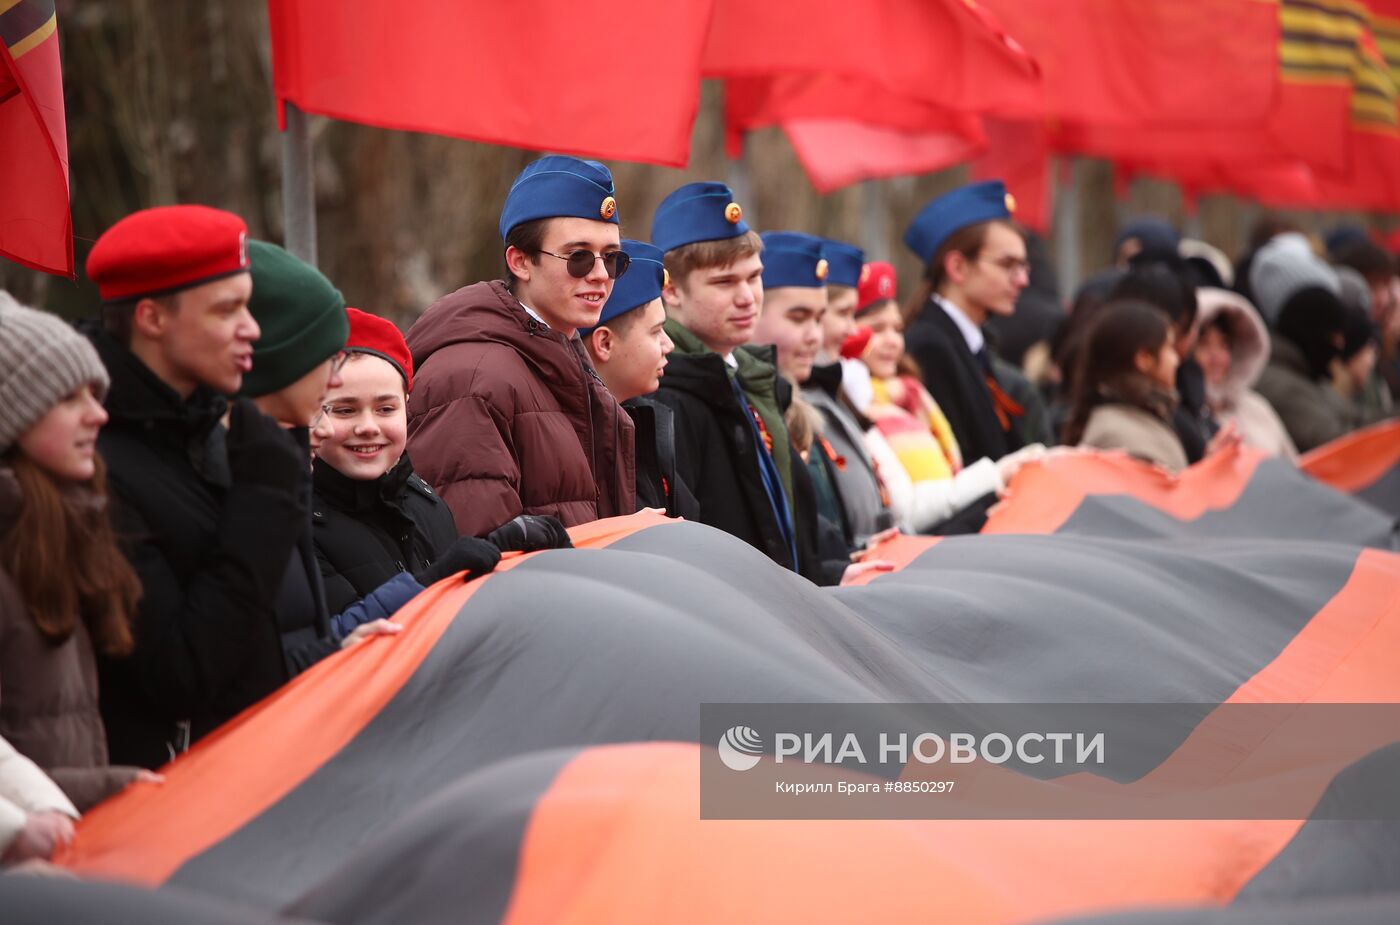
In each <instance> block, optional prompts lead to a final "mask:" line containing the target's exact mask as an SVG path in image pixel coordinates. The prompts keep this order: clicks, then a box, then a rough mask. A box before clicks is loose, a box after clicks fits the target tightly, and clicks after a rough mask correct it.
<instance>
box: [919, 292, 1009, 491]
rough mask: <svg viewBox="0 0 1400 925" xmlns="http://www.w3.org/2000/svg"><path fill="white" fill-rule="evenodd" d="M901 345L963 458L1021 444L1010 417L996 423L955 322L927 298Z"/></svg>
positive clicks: (982, 378)
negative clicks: (1005, 422) (1004, 422)
mask: <svg viewBox="0 0 1400 925" xmlns="http://www.w3.org/2000/svg"><path fill="white" fill-rule="evenodd" d="M904 346H905V349H906V350H907V351H908V352H909V355H910V356H912V357H913V358H914V361H915V362H916V363H918V364H919V369H920V370H921V371H922V372H923V376H924V385H925V386H926V387H927V388H928V390H929V394H931V395H932V396H933V398H934V401H936V402H938V406H939V407H940V408H942V409H943V414H944V416H945V417H947V418H948V424H949V426H951V427H952V428H953V436H955V437H957V438H958V448H959V449H961V450H962V458H963V461H964V462H968V463H971V462H973V461H975V460H978V459H981V458H982V457H983V456H986V457H988V458H990V459H1000V458H1001V457H1003V456H1005V455H1006V454H1007V453H1010V452H1011V451H1012V450H1018V449H1020V448H1021V446H1022V440H1021V435H1020V433H1019V432H1018V428H1017V426H1016V422H1015V421H1014V420H1013V421H1012V422H1011V427H1010V429H1009V430H1008V429H1007V428H1003V427H1002V426H1001V421H1000V420H999V419H998V418H997V413H996V406H995V405H994V404H993V402H992V393H991V391H990V390H988V388H987V380H986V376H985V374H984V373H983V372H982V367H981V366H979V365H978V363H977V358H976V357H975V356H973V354H972V351H971V350H969V349H968V346H967V341H966V339H964V338H963V336H962V331H960V330H958V326H957V324H955V323H954V321H953V319H952V318H949V317H948V313H947V312H945V311H944V310H943V308H942V307H941V306H940V305H939V304H938V303H937V302H935V301H934V300H933V299H932V298H930V299H929V300H928V302H926V303H925V304H924V308H923V311H921V312H920V313H919V316H918V317H917V318H915V319H914V322H913V324H911V325H909V329H908V330H907V331H905V333H904Z"/></svg>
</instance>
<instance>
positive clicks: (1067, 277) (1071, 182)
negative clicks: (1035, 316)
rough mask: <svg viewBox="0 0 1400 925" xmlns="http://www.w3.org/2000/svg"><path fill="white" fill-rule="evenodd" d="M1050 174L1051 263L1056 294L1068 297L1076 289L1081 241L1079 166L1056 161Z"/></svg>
mask: <svg viewBox="0 0 1400 925" xmlns="http://www.w3.org/2000/svg"><path fill="white" fill-rule="evenodd" d="M1056 168H1057V169H1056V170H1055V172H1054V174H1053V177H1054V179H1055V184H1056V187H1057V188H1056V190H1055V200H1054V202H1055V206H1054V208H1055V214H1054V218H1053V219H1051V221H1052V222H1053V223H1054V225H1053V232H1054V236H1055V258H1056V259H1055V262H1056V264H1057V266H1056V270H1057V271H1058V273H1057V275H1058V276H1059V278H1060V291H1061V292H1062V293H1064V294H1065V297H1066V298H1069V297H1070V296H1071V295H1072V294H1073V293H1074V291H1075V290H1076V289H1078V288H1079V272H1080V254H1081V248H1080V245H1081V243H1082V242H1081V241H1080V239H1079V206H1080V202H1079V193H1080V181H1079V163H1078V161H1077V159H1076V158H1074V157H1072V156H1064V157H1062V158H1060V159H1059V163H1058V164H1057V165H1056Z"/></svg>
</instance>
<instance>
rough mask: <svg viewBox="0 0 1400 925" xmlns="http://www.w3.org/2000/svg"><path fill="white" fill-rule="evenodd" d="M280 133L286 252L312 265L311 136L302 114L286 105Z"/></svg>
mask: <svg viewBox="0 0 1400 925" xmlns="http://www.w3.org/2000/svg"><path fill="white" fill-rule="evenodd" d="M282 105H283V106H284V107H285V110H286V120H287V129H286V131H284V132H283V133H282V226H283V231H284V234H285V237H286V242H287V250H289V251H291V252H292V253H293V254H296V255H297V256H298V257H300V258H301V259H302V260H305V261H306V262H307V263H309V264H311V265H312V266H315V265H316V183H315V180H314V178H313V175H312V168H311V133H310V130H309V125H308V123H309V122H310V119H309V118H308V117H307V115H306V113H304V112H302V111H301V110H300V109H298V108H297V107H296V106H295V105H294V104H292V103H291V102H289V101H284V102H283V104H282Z"/></svg>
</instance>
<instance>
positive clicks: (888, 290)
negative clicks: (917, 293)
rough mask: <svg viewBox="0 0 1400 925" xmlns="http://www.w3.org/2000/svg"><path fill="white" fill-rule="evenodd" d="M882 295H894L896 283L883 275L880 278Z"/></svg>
mask: <svg viewBox="0 0 1400 925" xmlns="http://www.w3.org/2000/svg"><path fill="white" fill-rule="evenodd" d="M880 295H883V296H891V295H894V283H893V282H892V281H891V280H890V278H889V277H888V276H885V277H882V278H881V279H880Z"/></svg>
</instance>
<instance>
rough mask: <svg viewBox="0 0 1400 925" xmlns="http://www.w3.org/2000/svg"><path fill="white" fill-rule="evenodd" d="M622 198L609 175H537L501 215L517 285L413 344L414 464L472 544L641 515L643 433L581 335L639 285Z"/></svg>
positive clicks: (531, 172) (471, 299)
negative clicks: (622, 281) (624, 239)
mask: <svg viewBox="0 0 1400 925" xmlns="http://www.w3.org/2000/svg"><path fill="white" fill-rule="evenodd" d="M613 193H614V189H613V183H612V176H611V174H610V173H609V172H608V169H607V168H606V167H604V166H603V165H602V164H598V163H596V162H592V161H581V160H579V159H577V158H573V157H562V156H550V157H544V158H541V159H540V160H538V161H535V162H534V163H533V164H531V165H530V166H528V167H526V168H525V170H524V171H523V172H522V173H521V174H520V177H519V178H518V179H517V180H516V181H515V184H514V186H512V187H511V191H510V194H509V195H508V196H507V198H506V204H505V208H504V209H503V210H502V213H501V220H500V231H501V237H502V239H503V240H504V242H505V245H506V248H505V258H506V266H507V279H506V280H505V281H498V280H493V281H490V282H481V283H476V284H474V285H471V286H467V287H464V288H462V289H459V290H457V291H456V292H453V293H451V294H449V295H446V296H443V297H442V298H441V299H439V300H438V301H437V302H435V303H434V304H433V305H432V306H430V307H429V308H428V310H427V311H426V312H425V313H424V314H423V315H422V317H420V318H419V319H418V321H417V322H416V323H415V324H414V325H413V327H412V328H411V329H410V330H409V332H408V346H409V349H410V350H411V351H412V353H413V365H414V367H415V368H416V369H417V370H418V373H417V375H416V377H415V379H416V382H415V387H414V390H413V394H412V395H411V396H410V398H409V405H408V449H409V453H410V454H411V455H412V457H413V461H414V466H415V468H416V469H417V470H418V474H419V475H421V476H422V477H423V478H424V479H425V480H426V481H427V482H428V483H429V484H430V485H432V486H433V488H434V489H435V490H436V491H437V492H438V494H439V495H440V496H441V497H442V498H443V499H444V500H445V501H446V502H447V504H448V506H449V507H450V508H451V510H452V516H453V518H454V519H455V521H456V524H457V529H458V530H460V531H461V532H462V533H463V535H467V536H485V535H486V534H487V533H489V532H491V531H492V530H493V529H495V528H496V527H499V526H501V525H502V524H505V523H507V522H508V521H510V520H512V519H514V518H515V517H517V516H519V515H520V514H547V515H551V516H553V517H557V518H558V519H559V520H561V521H562V522H563V523H564V525H565V526H575V525H577V524H582V523H587V522H589V521H592V520H597V519H599V518H602V517H612V516H616V515H619V514H630V513H632V512H633V510H635V460H634V450H633V426H632V421H631V419H630V418H629V417H628V416H627V413H626V412H625V411H624V410H623V409H622V407H621V405H619V404H618V402H617V401H616V399H614V398H613V396H612V395H611V394H610V393H609V392H608V390H607V388H606V387H605V386H604V385H603V382H602V380H601V379H599V377H598V374H597V373H596V372H595V371H594V369H593V366H592V364H591V363H590V362H589V360H588V357H587V355H586V352H585V350H584V348H583V345H582V343H581V342H580V341H579V338H578V334H577V332H578V329H579V328H588V327H592V326H594V325H596V324H597V323H598V317H599V314H600V313H601V311H602V309H603V304H604V303H605V302H606V301H607V298H608V296H609V295H610V294H611V293H612V287H613V280H614V279H616V278H617V277H618V276H620V275H622V274H623V273H624V272H626V268H627V259H628V258H627V256H626V255H625V254H624V253H623V252H622V247H621V236H620V234H619V232H618V216H617V201H616V199H615V198H614V196H613Z"/></svg>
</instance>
